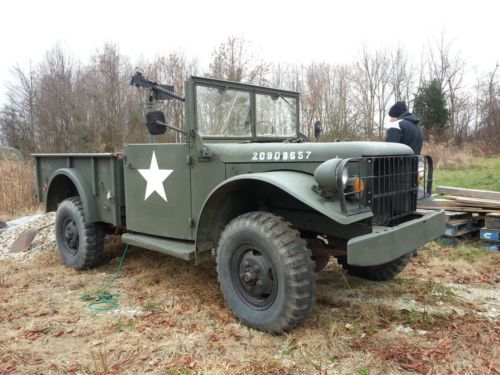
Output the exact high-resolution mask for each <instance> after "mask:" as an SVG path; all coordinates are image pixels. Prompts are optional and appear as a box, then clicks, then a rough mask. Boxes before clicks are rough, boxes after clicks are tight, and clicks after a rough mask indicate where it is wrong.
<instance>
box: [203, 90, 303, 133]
mask: <svg viewBox="0 0 500 375" xmlns="http://www.w3.org/2000/svg"><path fill="white" fill-rule="evenodd" d="M195 93H196V119H197V128H198V131H199V133H200V135H202V136H206V137H238V138H240V137H241V138H250V137H255V136H257V137H263V138H264V137H265V138H269V137H280V138H283V137H287V138H288V137H294V136H296V134H297V127H298V123H297V121H298V116H297V108H298V104H297V102H298V99H297V98H296V97H293V96H284V95H282V94H281V93H259V92H256V91H253V90H242V89H236V88H232V87H224V86H205V85H196V91H195ZM254 111H255V114H254V113H253V112H254ZM254 124H255V127H254V126H253V125H254ZM253 129H255V130H253ZM254 132H255V133H254Z"/></svg>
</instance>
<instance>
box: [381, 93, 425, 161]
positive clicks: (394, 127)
mask: <svg viewBox="0 0 500 375" xmlns="http://www.w3.org/2000/svg"><path fill="white" fill-rule="evenodd" d="M389 117H390V123H389V126H388V127H387V134H386V138H385V140H386V141H387V142H394V143H403V144H405V145H407V146H410V147H411V149H412V150H413V152H414V153H415V154H416V155H420V151H421V150H422V144H423V142H424V134H423V132H422V128H421V127H420V120H418V119H417V118H416V117H415V116H413V115H412V114H411V113H410V112H408V108H407V107H406V104H405V102H397V103H396V104H394V105H393V106H392V107H391V109H390V110H389Z"/></svg>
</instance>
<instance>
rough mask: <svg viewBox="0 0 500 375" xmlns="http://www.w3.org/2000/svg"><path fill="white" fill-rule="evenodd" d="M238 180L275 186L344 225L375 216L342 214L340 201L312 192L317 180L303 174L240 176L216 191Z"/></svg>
mask: <svg viewBox="0 0 500 375" xmlns="http://www.w3.org/2000/svg"><path fill="white" fill-rule="evenodd" d="M238 180H258V181H262V182H266V183H268V184H271V185H274V186H276V187H277V188H279V189H281V190H282V191H284V192H285V193H288V194H290V195H291V196H293V197H294V198H296V199H297V200H299V201H300V202H302V203H304V204H305V205H307V206H309V207H310V208H312V209H313V210H315V211H317V212H319V213H321V214H323V215H325V216H326V217H328V218H330V219H332V220H334V221H336V222H337V223H339V224H342V225H347V224H352V223H354V222H358V221H360V220H363V219H366V218H368V217H372V216H373V213H372V212H371V211H367V212H363V213H361V214H357V215H351V216H346V215H344V214H342V209H341V207H340V203H339V201H338V200H332V199H327V198H324V197H322V196H321V195H319V194H318V193H316V192H315V191H314V190H312V187H313V186H314V185H317V182H316V180H315V179H314V177H313V176H311V175H309V174H306V173H302V172H295V171H275V172H265V173H252V174H243V175H238V176H235V177H232V178H230V179H228V180H226V181H224V183H222V184H220V185H219V186H218V187H216V188H215V189H214V191H216V190H217V189H218V188H219V187H220V186H221V185H224V184H227V183H230V182H232V181H238ZM209 199H210V197H209Z"/></svg>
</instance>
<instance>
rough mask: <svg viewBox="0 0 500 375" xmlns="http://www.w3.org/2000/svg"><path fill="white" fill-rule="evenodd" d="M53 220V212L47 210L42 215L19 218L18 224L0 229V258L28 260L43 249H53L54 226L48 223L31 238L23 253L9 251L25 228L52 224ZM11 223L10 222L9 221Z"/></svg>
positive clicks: (54, 242)
mask: <svg viewBox="0 0 500 375" xmlns="http://www.w3.org/2000/svg"><path fill="white" fill-rule="evenodd" d="M54 221H55V212H49V213H46V214H42V215H36V217H33V220H25V221H24V222H23V221H22V220H21V219H18V220H16V222H21V223H22V224H20V225H15V226H12V225H8V227H7V228H5V229H2V230H1V231H0V260H4V259H17V260H28V259H32V258H33V257H34V256H36V255H38V254H40V253H42V252H44V251H55V249H56V239H55V234H54V226H52V225H50V226H49V227H47V228H44V229H42V230H40V231H39V232H38V233H37V235H36V236H35V239H34V240H33V242H32V244H31V246H30V248H29V249H28V251H26V252H23V253H10V252H9V251H10V247H11V245H12V243H13V242H14V241H15V240H16V239H17V237H18V236H19V235H20V234H21V232H23V231H24V230H26V229H30V228H34V229H36V228H40V227H43V226H45V225H49V224H53V223H54ZM9 223H12V222H9Z"/></svg>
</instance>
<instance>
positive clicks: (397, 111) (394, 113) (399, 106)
mask: <svg viewBox="0 0 500 375" xmlns="http://www.w3.org/2000/svg"><path fill="white" fill-rule="evenodd" d="M407 111H408V108H407V107H406V103H405V102H396V104H394V105H393V106H392V107H391V109H389V116H391V117H399V116H401V115H402V114H403V113H405V112H407Z"/></svg>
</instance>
